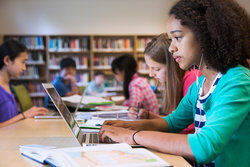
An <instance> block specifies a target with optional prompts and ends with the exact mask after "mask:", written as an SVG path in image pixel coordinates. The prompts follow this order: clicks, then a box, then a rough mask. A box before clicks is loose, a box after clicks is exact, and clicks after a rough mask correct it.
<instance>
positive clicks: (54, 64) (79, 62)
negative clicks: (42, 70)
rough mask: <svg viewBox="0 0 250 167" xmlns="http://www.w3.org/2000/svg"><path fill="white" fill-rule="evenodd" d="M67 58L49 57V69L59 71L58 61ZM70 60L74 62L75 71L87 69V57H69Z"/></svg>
mask: <svg viewBox="0 0 250 167" xmlns="http://www.w3.org/2000/svg"><path fill="white" fill-rule="evenodd" d="M65 57H67V56H60V57H58V56H55V55H51V56H50V60H49V69H51V70H52V69H56V70H57V69H60V67H59V64H60V61H61V60H62V59H63V58H65ZM71 58H72V59H74V60H75V62H76V68H77V69H86V68H88V62H89V60H88V57H87V56H74V57H71Z"/></svg>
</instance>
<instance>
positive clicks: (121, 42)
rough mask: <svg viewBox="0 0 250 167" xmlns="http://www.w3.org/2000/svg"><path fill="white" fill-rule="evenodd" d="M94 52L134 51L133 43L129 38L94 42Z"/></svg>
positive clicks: (102, 39) (101, 39)
mask: <svg viewBox="0 0 250 167" xmlns="http://www.w3.org/2000/svg"><path fill="white" fill-rule="evenodd" d="M94 50H96V51H105V50H108V51H132V50H133V42H132V40H131V39H129V38H124V39H105V38H98V39H95V40H94Z"/></svg>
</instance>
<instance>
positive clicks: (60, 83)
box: [44, 57, 78, 107]
mask: <svg viewBox="0 0 250 167" xmlns="http://www.w3.org/2000/svg"><path fill="white" fill-rule="evenodd" d="M75 75H76V63H75V61H74V60H73V59H72V58H70V57H67V58H63V59H62V60H61V61H60V76H58V77H56V79H55V80H54V81H53V82H52V84H53V85H54V87H55V88H56V90H57V92H58V93H59V95H60V96H61V97H63V96H71V95H74V94H78V88H77V85H76V79H75ZM49 102H50V99H49V96H48V95H47V96H46V97H45V100H44V107H48V103H49ZM52 106H53V105H52Z"/></svg>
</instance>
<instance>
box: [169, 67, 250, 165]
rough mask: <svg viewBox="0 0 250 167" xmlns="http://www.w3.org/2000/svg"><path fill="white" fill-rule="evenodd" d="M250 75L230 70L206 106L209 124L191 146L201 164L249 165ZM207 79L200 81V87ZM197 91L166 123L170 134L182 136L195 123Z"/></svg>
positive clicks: (191, 92) (193, 136)
mask: <svg viewBox="0 0 250 167" xmlns="http://www.w3.org/2000/svg"><path fill="white" fill-rule="evenodd" d="M249 76H250V72H249V70H248V69H247V68H244V67H242V66H237V67H235V68H231V69H229V70H228V71H227V72H226V74H224V75H223V76H222V77H221V79H220V81H219V83H218V84H217V86H216V88H215V90H214V92H213V93H212V94H211V96H210V97H209V98H208V99H207V101H206V103H205V104H204V106H203V107H204V110H205V113H206V123H205V125H204V126H203V127H202V130H201V131H200V133H198V134H189V135H188V142H189V145H190V147H191V149H192V152H193V154H194V156H195V158H196V161H197V163H198V164H204V163H208V162H210V161H213V160H215V166H248V165H249V164H250V127H249V120H250V117H249V111H250V77H249ZM203 80H204V76H201V77H200V78H199V86H201V83H202V81H203ZM197 95H198V92H197V88H196V83H194V84H193V85H192V86H191V87H190V88H189V90H188V94H187V95H186V96H185V97H184V98H183V99H182V100H181V102H180V104H179V106H178V107H177V109H176V110H175V111H174V112H173V113H172V114H170V115H169V116H167V117H164V119H165V120H166V121H167V123H168V125H169V128H170V132H180V131H182V130H183V129H184V128H186V127H187V126H188V125H189V124H191V123H193V122H194V115H195V105H196V100H197Z"/></svg>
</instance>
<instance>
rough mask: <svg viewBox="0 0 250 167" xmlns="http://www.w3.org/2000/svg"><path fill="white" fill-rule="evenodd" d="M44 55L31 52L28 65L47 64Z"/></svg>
mask: <svg viewBox="0 0 250 167" xmlns="http://www.w3.org/2000/svg"><path fill="white" fill-rule="evenodd" d="M43 57H44V55H43V53H42V52H29V53H28V61H27V63H26V64H34V65H36V64H45V61H44V58H43Z"/></svg>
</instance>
